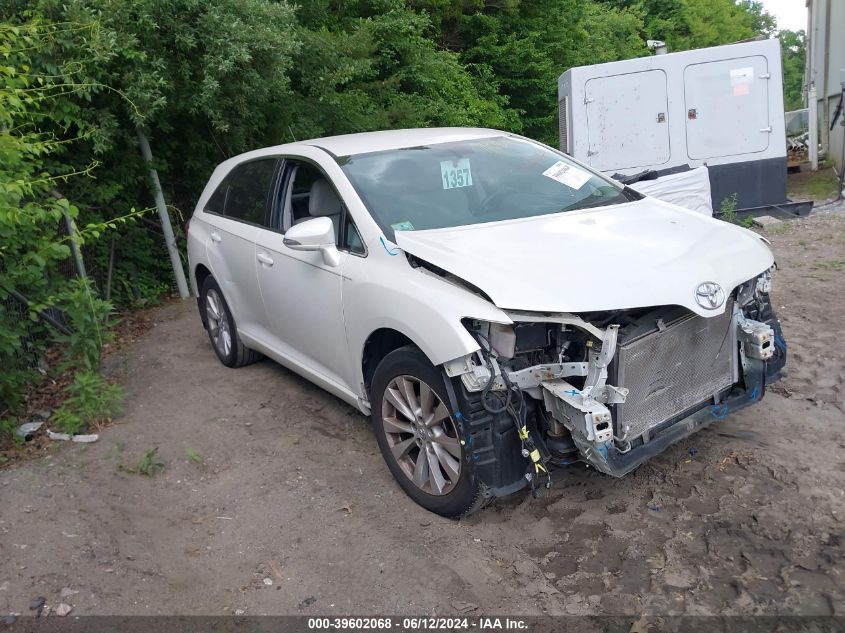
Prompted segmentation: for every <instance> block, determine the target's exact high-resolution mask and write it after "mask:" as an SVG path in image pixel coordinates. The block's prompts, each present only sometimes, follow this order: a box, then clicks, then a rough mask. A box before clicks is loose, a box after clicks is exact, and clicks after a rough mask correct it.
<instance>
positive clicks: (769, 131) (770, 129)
mask: <svg viewBox="0 0 845 633" xmlns="http://www.w3.org/2000/svg"><path fill="white" fill-rule="evenodd" d="M760 131H761V132H768V133H770V134H771V132H772V126H771V125H770V126H769V127H761V128H760Z"/></svg>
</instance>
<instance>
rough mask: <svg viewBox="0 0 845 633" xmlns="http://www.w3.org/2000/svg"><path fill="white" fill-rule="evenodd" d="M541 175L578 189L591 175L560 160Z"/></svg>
mask: <svg viewBox="0 0 845 633" xmlns="http://www.w3.org/2000/svg"><path fill="white" fill-rule="evenodd" d="M543 175H544V176H545V177H546V178H551V179H552V180H557V181H558V182H559V183H561V184H564V185H566V186H567V187H571V188H572V189H580V188H581V187H583V186H584V185H585V184H586V183H587V181H588V180H589V179H590V178H592V177H593V176H592V174H590V173H589V172H586V171H584V170H583V169H579V168H578V167H576V166H575V165H567V164H566V163H564V162H563V161H560V160H559V161H558V162H556V163H555V164H554V165H552V166H551V167H549V168H548V169H547V170H546V171H544V172H543Z"/></svg>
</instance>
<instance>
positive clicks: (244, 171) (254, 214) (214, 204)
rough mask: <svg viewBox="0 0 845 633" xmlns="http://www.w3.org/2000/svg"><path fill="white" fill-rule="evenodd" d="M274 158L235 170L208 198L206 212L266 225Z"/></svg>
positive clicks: (244, 165) (249, 163)
mask: <svg viewBox="0 0 845 633" xmlns="http://www.w3.org/2000/svg"><path fill="white" fill-rule="evenodd" d="M276 163H277V160H276V159H275V158H263V159H259V160H253V161H250V162H248V163H243V164H241V165H238V166H237V167H235V168H234V169H233V170H232V171H231V172H229V174H228V175H227V176H226V178H224V179H223V182H222V183H220V186H219V187H218V188H217V190H216V191H215V192H214V194H213V195H212V196H211V198H209V201H208V204H207V205H206V211H209V212H211V213H217V214H218V215H223V216H225V217H227V218H232V219H233V220H241V221H244V222H250V223H251V224H259V225H266V224H267V222H268V196H269V193H270V189H271V187H272V186H273V175H274V173H275V171H276Z"/></svg>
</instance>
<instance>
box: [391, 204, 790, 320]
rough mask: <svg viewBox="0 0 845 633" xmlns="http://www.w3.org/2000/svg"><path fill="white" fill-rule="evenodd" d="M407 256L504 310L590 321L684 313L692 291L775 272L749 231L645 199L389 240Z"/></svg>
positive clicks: (399, 234)
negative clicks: (591, 317)
mask: <svg viewBox="0 0 845 633" xmlns="http://www.w3.org/2000/svg"><path fill="white" fill-rule="evenodd" d="M396 243H397V244H398V245H399V247H400V248H402V249H403V250H404V251H405V252H407V253H410V254H411V255H414V256H416V257H418V258H420V259H422V260H425V261H427V262H429V263H431V264H434V265H435V266H437V267H439V268H442V269H443V270H446V271H447V272H449V273H452V274H453V275H455V276H456V277H459V278H461V279H463V280H465V281H467V282H469V283H470V284H472V285H474V286H476V287H477V288H479V289H480V290H482V291H483V292H484V293H486V294H487V296H489V297H490V299H491V300H492V301H493V303H495V304H496V306H497V307H499V308H501V309H503V310H521V311H530V312H592V311H597V310H614V309H619V310H621V309H628V308H639V307H648V306H659V305H681V306H684V307H685V308H688V309H689V310H692V311H693V312H695V313H697V314H700V315H702V316H708V317H709V316H716V315H718V314H722V313H723V312H724V310H725V306H724V305H722V306H720V307H719V308H718V309H716V310H705V309H704V308H702V307H701V306H700V305H698V303H697V302H696V289H697V288H698V286H699V284H701V283H703V282H705V281H711V282H716V283H718V284H719V285H721V286H722V288H723V289H724V291H725V293H726V294H728V293H730V292H731V291H732V290H733V289H734V288H735V287H736V286H738V285H739V284H741V283H743V282H744V281H747V280H748V279H751V278H752V277H754V276H756V275H759V274H760V273H762V272H763V271H765V270H766V269H768V268H769V267H770V266H771V265H772V263H773V261H774V260H773V257H772V254H771V252H770V251H769V249H768V248H767V247H766V246H765V245H764V244H763V242H762V239H761V238H760V237H759V236H758V235H757V234H755V233H753V232H752V231H749V230H747V229H743V228H741V227H739V226H735V225H732V224H728V223H727V222H723V221H721V220H716V219H714V218H711V217H708V216H705V215H702V214H700V213H695V212H693V211H688V210H686V209H681V208H679V207H676V206H674V205H671V204H668V203H665V202H661V201H659V200H655V199H653V198H644V199H643V200H638V201H636V202H630V203H626V204H620V205H613V206H608V207H599V208H594V209H583V210H579V211H569V212H565V213H557V214H552V215H544V216H538V217H533V218H521V219H518V220H507V221H502V222H491V223H487V224H474V225H471V226H462V227H456V228H446V229H431V230H424V231H396Z"/></svg>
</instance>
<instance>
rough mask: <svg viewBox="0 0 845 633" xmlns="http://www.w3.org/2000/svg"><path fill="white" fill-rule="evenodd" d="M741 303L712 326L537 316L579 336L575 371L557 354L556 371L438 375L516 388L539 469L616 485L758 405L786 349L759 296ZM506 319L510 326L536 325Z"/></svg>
mask: <svg viewBox="0 0 845 633" xmlns="http://www.w3.org/2000/svg"><path fill="white" fill-rule="evenodd" d="M740 290H741V289H740ZM742 301H743V297H741V296H740V293H736V294H735V295H734V296H733V297H732V298H731V299H730V301H729V305H728V308H727V310H726V311H725V313H724V314H723V315H721V316H717V317H711V318H704V317H700V316H697V315H694V314H691V313H689V312H688V311H686V310H684V309H681V308H678V309H674V308H659V309H655V310H654V311H653V312H651V313H646V314H645V315H642V316H640V317H638V318H637V319H636V320H631V322H629V323H625V324H622V325H620V324H611V325H607V326H606V327H604V328H600V327H596V326H595V325H593V324H591V323H589V322H588V321H585V320H583V319H581V318H580V317H578V316H574V315H555V316H553V317H550V316H546V317H543V318H544V320H546V321H548V322H554V323H558V324H560V327H561V328H562V330H564V331H565V330H566V329H567V328H576V329H580V330H582V331H583V332H584V333H585V335H586V336H587V337H588V342H587V344H586V347H587V349H586V350H585V351H586V353H585V358H584V360H583V362H564V361H565V360H566V359H565V358H564V357H563V354H562V353H561V358H560V359H559V360H560V361H561V362H557V363H543V364H538V365H531V366H528V367H522V368H512V367H509V366H508V362H507V361H505V360H502V359H501V358H498V359H493V360H492V366H493V372H494V374H495V375H494V377H493V379H492V380H491V379H490V375H491V374H490V371H489V367H490V366H491V363H490V362H488V363H482V362H477V361H478V359H476V361H474V360H473V359H472V358H471V357H464V358H463V359H456V361H453V362H452V363H447V364H446V366H445V369H446V372H447V374H448V375H449V376H452V377H456V378H457V377H459V378H460V380H461V381H462V382H463V387H464V388H465V389H466V391H468V392H478V391H481V390H483V389H494V390H495V389H504V388H505V386H506V384H505V383H506V382H509V383H511V385H512V386H516V387H518V388H519V390H521V392H522V393H523V394H524V395H525V397H526V399H529V400H530V401H531V402H532V403H533V410H534V411H535V412H536V415H535V416H534V418H533V419H532V421H530V422H529V426H531V428H532V433H533V434H534V435H535V436H536V437H537V438H538V440H539V441H538V443H539V444H542V445H543V446H542V448H543V449H544V455H545V456H546V458H547V461H549V462H551V463H558V464H566V463H571V462H572V461H576V460H581V461H585V462H587V463H588V464H590V465H591V466H593V467H594V468H596V469H597V470H600V471H601V472H604V473H606V474H608V475H613V476H616V477H621V476H623V475H626V474H627V473H629V472H631V471H632V470H634V469H635V468H636V467H637V466H639V465H640V464H642V463H643V462H645V461H647V460H648V459H650V458H652V457H654V456H655V455H657V454H658V453H660V452H662V451H663V450H665V449H666V448H667V447H668V446H670V445H671V444H674V443H675V442H678V441H679V440H681V439H683V438H684V437H686V436H688V435H690V434H692V433H694V432H696V431H698V430H700V429H702V428H704V427H706V426H708V425H710V424H712V423H713V422H716V421H719V420H722V419H724V418H725V417H726V416H727V415H728V414H730V413H731V412H733V411H736V410H739V409H741V408H744V407H746V406H748V405H750V404H753V403H754V402H757V401H759V400H760V399H761V398H762V397H763V394H764V393H765V390H766V386H767V385H768V384H771V383H772V382H774V381H776V380H778V379H779V378H780V373H781V370H782V368H783V367H784V365H785V363H786V345H785V343H784V342H783V337H782V334H781V330H780V326H779V324H778V322H777V319H776V317H775V316H774V313H773V312H772V309H771V305H770V304H769V301H768V295H767V294H766V295H765V296H763V297H762V298H761V297H760V296H758V297H757V301H756V303H750V302H748V301H746V302H745V304H744V305H742V306H740V303H741V302H742ZM510 316H512V318H514V321H515V323H519V322H520V321H529V320H530V321H531V322H533V323H536V322H537V319H538V318H540V315H536V314H534V315H531V314H525V315H510ZM488 360H489V359H488ZM503 371H504V372H507V377H508V379H509V380H508V381H505V380H504V379H503V378H502V375H501V373H502V372H503ZM561 438H565V439H561ZM561 446H563V447H564V449H563V452H561V450H562V449H561ZM566 447H569V449H568V450H566ZM491 483H496V484H501V483H503V482H491Z"/></svg>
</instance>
